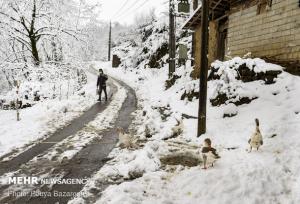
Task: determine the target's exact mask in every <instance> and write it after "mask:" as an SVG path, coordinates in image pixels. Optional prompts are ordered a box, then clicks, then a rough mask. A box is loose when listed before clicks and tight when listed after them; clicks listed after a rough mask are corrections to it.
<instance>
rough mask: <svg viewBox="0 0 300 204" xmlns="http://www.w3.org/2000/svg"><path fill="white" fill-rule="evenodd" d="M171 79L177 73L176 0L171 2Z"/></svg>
mask: <svg viewBox="0 0 300 204" xmlns="http://www.w3.org/2000/svg"><path fill="white" fill-rule="evenodd" d="M169 8H170V11H169V21H170V24H169V29H170V30H169V77H172V75H173V73H174V72H175V52H176V39H175V15H174V13H175V6H174V0H170V5H169Z"/></svg>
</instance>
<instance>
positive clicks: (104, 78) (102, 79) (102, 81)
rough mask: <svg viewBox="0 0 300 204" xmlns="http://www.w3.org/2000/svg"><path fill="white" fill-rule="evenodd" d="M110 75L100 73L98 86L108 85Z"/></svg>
mask: <svg viewBox="0 0 300 204" xmlns="http://www.w3.org/2000/svg"><path fill="white" fill-rule="evenodd" d="M107 79H108V77H107V76H106V75H105V74H100V75H99V76H98V80H97V87H106V81H107Z"/></svg>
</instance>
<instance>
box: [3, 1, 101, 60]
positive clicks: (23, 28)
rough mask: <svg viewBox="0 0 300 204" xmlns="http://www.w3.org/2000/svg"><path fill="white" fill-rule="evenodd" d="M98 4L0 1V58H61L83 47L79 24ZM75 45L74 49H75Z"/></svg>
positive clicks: (83, 21) (83, 32)
mask: <svg viewBox="0 0 300 204" xmlns="http://www.w3.org/2000/svg"><path fill="white" fill-rule="evenodd" d="M97 6H98V5H93V6H90V5H88V4H87V3H86V2H85V1H84V0H81V1H79V2H77V1H75V0H70V1H63V0H28V1H23V0H6V1H2V2H0V28H1V31H0V36H1V37H0V42H2V43H3V45H4V46H3V49H0V53H1V54H0V57H1V58H2V59H1V60H7V61H11V62H14V61H20V60H25V61H26V60H27V59H28V58H29V56H30V57H31V59H32V60H33V61H34V62H35V63H36V64H38V63H39V62H40V61H43V60H46V61H61V60H62V59H63V58H64V57H70V56H72V55H73V54H76V51H78V50H80V49H82V46H85V41H84V40H85V39H86V35H88V33H85V30H84V29H83V27H84V26H85V24H86V23H87V22H88V21H89V20H90V19H91V16H93V17H94V16H95V12H94V11H95V9H96V8H97ZM76 48H77V49H76Z"/></svg>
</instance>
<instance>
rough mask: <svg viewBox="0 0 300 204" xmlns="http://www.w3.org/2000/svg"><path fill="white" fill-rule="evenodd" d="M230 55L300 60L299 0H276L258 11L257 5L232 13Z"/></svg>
mask: <svg viewBox="0 0 300 204" xmlns="http://www.w3.org/2000/svg"><path fill="white" fill-rule="evenodd" d="M227 40H228V48H229V53H227V54H229V55H231V56H236V55H239V56H243V55H245V54H246V53H248V52H251V53H252V56H254V57H269V58H272V59H276V60H291V61H297V60H300V8H299V0H273V3H272V6H271V7H270V8H268V9H267V10H266V11H265V12H263V13H261V14H257V5H254V6H251V7H249V8H245V9H243V8H242V7H241V8H239V9H238V11H237V12H235V13H233V14H231V15H230V16H229V27H228V39H227Z"/></svg>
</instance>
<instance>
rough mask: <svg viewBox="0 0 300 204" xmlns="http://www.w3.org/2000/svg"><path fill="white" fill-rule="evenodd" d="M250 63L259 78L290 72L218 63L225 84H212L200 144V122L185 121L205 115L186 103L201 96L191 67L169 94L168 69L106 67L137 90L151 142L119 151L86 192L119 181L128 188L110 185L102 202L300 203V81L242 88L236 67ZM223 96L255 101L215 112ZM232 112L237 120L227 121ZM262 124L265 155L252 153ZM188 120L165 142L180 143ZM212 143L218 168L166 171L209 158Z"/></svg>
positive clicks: (281, 79)
mask: <svg viewBox="0 0 300 204" xmlns="http://www.w3.org/2000/svg"><path fill="white" fill-rule="evenodd" d="M243 63H245V64H247V66H248V67H251V68H250V69H253V70H254V71H255V72H256V73H260V72H263V73H265V72H266V71H268V70H275V71H280V70H282V68H281V67H279V66H277V65H272V64H267V63H265V62H264V61H263V60H260V59H241V58H234V59H232V60H230V61H227V62H223V63H221V62H216V63H215V64H213V66H215V67H218V68H219V70H220V72H219V74H220V79H218V80H211V81H209V83H208V110H207V116H208V118H207V133H206V134H205V135H202V136H201V137H200V138H197V137H196V130H197V120H196V119H187V118H185V117H183V119H182V114H183V115H186V114H187V115H190V116H197V111H198V100H197V99H196V98H195V97H194V98H193V99H192V100H191V101H189V100H188V99H184V100H181V96H182V94H183V93H184V92H191V91H198V80H193V79H191V78H190V73H191V68H190V66H187V68H186V69H184V68H183V67H181V68H179V69H178V70H177V71H176V74H177V75H178V76H181V78H179V79H178V80H177V81H176V83H175V84H174V85H173V86H172V87H171V88H169V89H167V90H166V88H165V81H166V79H167V76H168V73H167V70H168V69H167V66H165V67H164V68H162V69H128V68H127V69H126V70H125V69H123V68H117V69H112V68H111V67H110V64H108V63H98V65H99V66H101V67H105V71H106V72H107V73H108V74H109V75H111V76H114V77H116V78H118V79H120V80H123V81H125V82H126V83H128V84H129V85H130V86H132V87H133V88H134V89H135V90H136V93H137V97H138V101H139V110H138V112H137V113H136V114H135V115H136V121H135V122H136V124H137V125H138V124H139V125H138V126H137V127H136V129H137V132H136V133H135V136H136V137H137V138H139V139H144V140H145V139H146V141H145V144H144V146H142V147H139V148H137V149H134V150H127V149H120V148H116V149H115V150H114V151H113V152H112V153H111V154H110V156H109V157H110V158H112V160H111V161H110V162H108V164H107V165H106V166H104V167H103V168H102V169H101V170H100V171H99V172H98V173H96V174H95V175H94V177H93V181H92V183H90V184H89V185H88V186H86V187H85V189H84V190H85V191H89V190H90V189H91V188H97V187H98V186H97V182H101V181H103V180H108V181H115V180H116V178H118V179H117V180H118V182H120V181H121V184H117V183H116V184H115V185H111V186H109V187H108V188H107V189H106V190H105V191H104V192H103V193H102V194H101V195H102V196H101V198H100V200H98V201H97V203H99V204H100V203H101V204H108V203H109V204H112V203H113V204H117V203H123V204H133V203H139V204H140V203H143V204H148V203H149V204H150V203H172V204H175V203H178V204H183V203H184V204H192V203H216V204H219V203H230V204H232V203H247V204H248V203H249V204H250V203H251V204H252V203H253V204H254V203H270V204H271V203H272V204H273V203H295V204H296V203H299V202H300V179H299V178H300V173H299V172H300V153H299V149H300V140H299V139H298V137H299V129H300V114H299V113H300V105H299V102H298V100H299V98H300V90H299V89H297V87H300V78H299V77H298V76H293V75H291V74H288V73H286V72H282V73H281V74H279V75H278V78H277V79H275V83H273V84H266V83H265V82H264V81H263V80H255V81H251V82H242V81H241V80H237V77H238V76H237V75H236V74H238V73H237V72H236V71H235V69H234V67H237V66H239V65H241V64H243ZM216 91H219V92H224V93H226V94H227V96H228V97H229V98H230V97H234V96H235V94H237V95H239V97H244V96H246V97H249V98H251V99H254V100H252V101H251V102H250V103H249V104H243V105H238V106H236V105H234V104H233V103H228V102H229V101H231V102H234V100H231V99H229V100H228V102H226V103H225V104H223V105H220V106H212V105H211V103H210V101H209V99H212V98H214V97H215V95H216ZM224 113H225V114H228V113H234V114H237V115H236V116H234V117H225V118H224V117H223V116H224ZM255 118H258V119H259V120H260V129H261V132H262V135H263V139H264V144H263V146H262V147H261V149H260V150H259V151H256V150H253V151H252V153H248V152H247V149H248V148H249V145H248V139H249V138H250V136H251V135H252V134H253V132H254V131H255V123H254V119H255ZM181 119H182V120H183V126H182V127H183V132H182V134H181V135H180V136H177V137H175V138H171V139H168V140H163V139H166V138H170V137H172V136H173V135H172V134H173V131H174V127H176V125H177V121H178V120H181ZM172 128H173V130H172ZM147 135H148V138H146V136H147ZM149 135H150V136H149ZM207 137H208V138H210V139H212V142H213V146H214V147H216V149H217V150H218V152H219V154H220V155H221V159H220V160H218V161H217V163H216V165H215V167H214V168H209V169H208V170H203V169H201V166H200V165H198V166H194V167H187V166H180V165H177V166H173V167H171V166H169V167H164V165H163V164H162V163H161V161H160V158H161V157H163V156H165V155H176V154H179V153H183V154H186V155H188V154H189V153H192V154H194V155H195V157H197V156H198V157H199V158H201V155H200V154H199V150H200V149H201V145H202V143H203V140H204V139H205V138H207ZM174 144H176V145H174ZM136 174H138V175H137V176H136V177H134V175H136ZM122 179H123V180H122ZM126 180H127V181H126ZM122 181H123V182H122ZM90 196H91V195H90ZM84 200H88V199H84V198H80V199H75V200H73V201H72V202H71V203H72V204H73V203H84Z"/></svg>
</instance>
